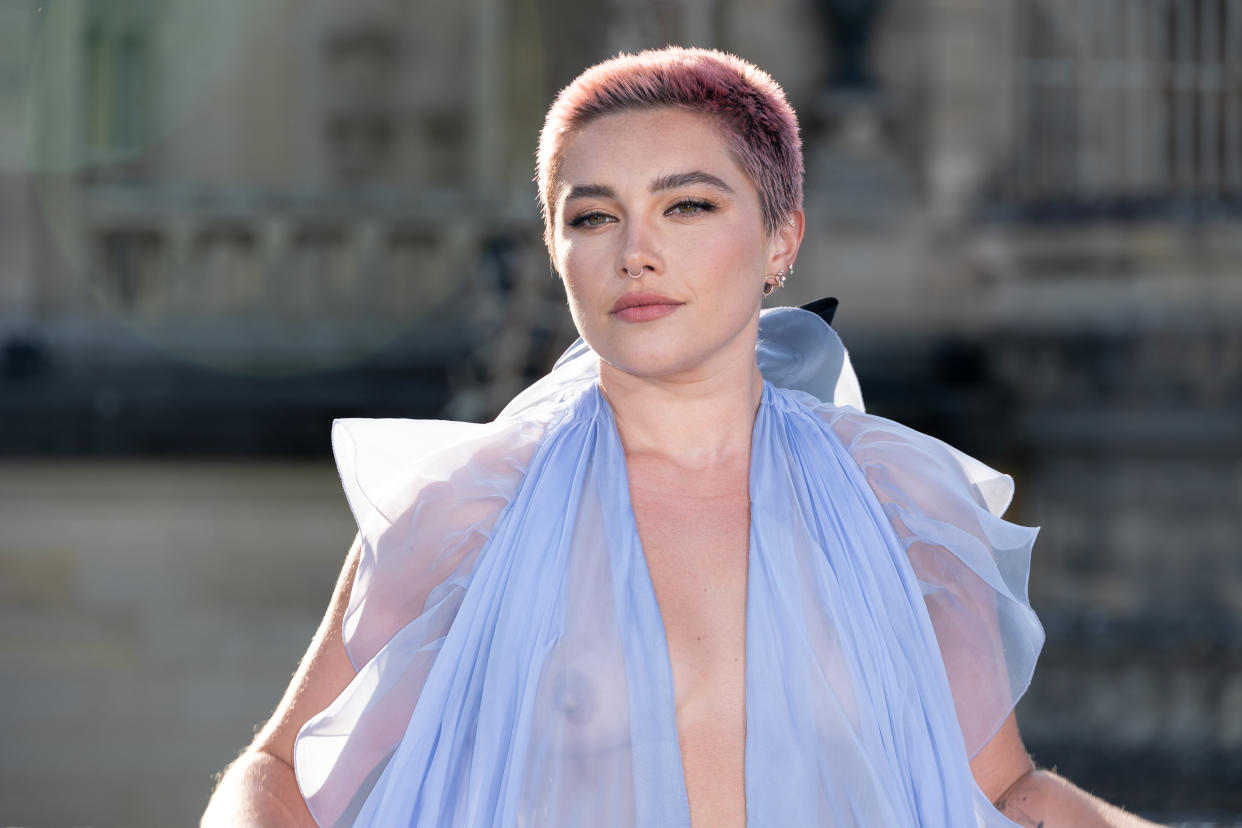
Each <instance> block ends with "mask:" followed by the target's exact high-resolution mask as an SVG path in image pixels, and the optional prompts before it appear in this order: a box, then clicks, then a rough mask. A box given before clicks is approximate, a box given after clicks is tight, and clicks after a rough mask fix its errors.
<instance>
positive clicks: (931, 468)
mask: <svg viewBox="0 0 1242 828" xmlns="http://www.w3.org/2000/svg"><path fill="white" fill-rule="evenodd" d="M817 411H818V413H819V415H820V416H821V417H822V418H823V419H824V420H825V421H826V422H827V424H828V425H829V427H830V428H831V429H832V430H833V432H835V434H836V435H837V437H838V439H839V440H840V441H841V443H842V444H843V445H844V447H845V449H846V451H847V452H848V453H849V455H850V456H851V457H852V458H853V459H854V461H855V462H856V463H857V464H858V466H859V468H860V469H861V470H862V472H863V475H864V476H865V477H866V480H867V482H868V484H869V485H870V487H871V489H872V491H873V492H874V493H875V495H876V497H877V499H878V500H879V502H880V505H881V507H882V508H883V510H884V513H885V515H886V516H887V517H888V519H889V521H890V522H891V523H892V526H893V529H894V530H895V531H896V533H897V536H898V539H899V540H900V541H901V542H902V543H903V544H904V545H905V548H906V552H907V554H908V555H909V558H910V563H911V565H912V566H913V569H914V573H915V575H916V577H917V578H918V580H919V584H920V586H921V588H922V591H923V596H924V599H925V600H926V602H927V609H928V612H929V614H930V616H931V621H932V626H933V628H934V629H935V633H936V638H937V641H938V642H939V645H940V651H941V657H942V659H943V661H944V665H945V670H946V672H947V674H948V678H949V685H950V688H951V690H952V693H953V700H954V704H955V706H956V709H957V716H958V721H959V723H960V724H961V727H962V733H963V736H964V737H965V740H966V747H967V752H968V754H969V755H970V756H972V757H973V756H974V755H975V754H976V753H977V752H978V751H979V750H980V748H982V747H983V746H984V744H986V743H987V741H988V740H989V739H991V738H992V736H994V735H995V734H996V732H997V730H998V729H999V728H1000V726H1001V724H1002V723H1003V722H1004V720H1005V718H1006V717H1007V716H1008V715H1009V713H1010V712H1011V711H1012V710H1013V707H1014V705H1015V704H1016V703H1017V701H1018V699H1019V698H1021V696H1022V694H1023V693H1024V692H1025V691H1026V688H1027V687H1028V686H1029V685H1030V681H1031V675H1032V673H1033V672H1034V669H1035V661H1036V659H1037V658H1038V656H1039V651H1040V649H1041V647H1042V646H1043V642H1044V631H1043V627H1042V626H1041V625H1040V623H1039V619H1038V618H1037V617H1036V615H1035V611H1034V610H1033V609H1031V605H1030V601H1029V599H1028V597H1027V579H1028V576H1029V573H1030V565H1031V547H1032V546H1033V544H1034V542H1035V536H1036V535H1037V534H1038V532H1039V530H1038V528H1032V527H1026V526H1019V525H1017V524H1014V523H1010V522H1008V521H1006V520H1004V519H1002V518H1001V515H1002V514H1004V512H1005V509H1006V508H1008V506H1009V503H1010V500H1011V499H1012V497H1013V489H1014V487H1013V479H1012V478H1010V477H1009V476H1008V475H1006V474H1002V473H1001V472H998V471H996V470H994V469H991V468H989V467H988V466H987V465H986V464H984V463H981V462H979V461H978V460H976V459H974V458H973V457H970V456H968V455H966V454H964V453H962V452H960V451H958V450H957V449H954V448H953V447H951V446H949V445H948V444H946V443H944V442H942V441H940V440H937V439H936V438H934V437H930V436H928V435H926V434H922V433H920V432H917V431H914V430H913V429H910V428H906V427H905V426H902V425H899V424H898V423H895V422H892V421H891V420H886V419H884V418H882V417H876V416H873V415H869V414H863V413H861V412H858V411H854V410H851V409H849V408H839V407H836V406H831V405H823V406H820V407H819V408H818V409H817Z"/></svg>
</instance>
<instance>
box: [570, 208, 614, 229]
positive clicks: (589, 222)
mask: <svg viewBox="0 0 1242 828" xmlns="http://www.w3.org/2000/svg"><path fill="white" fill-rule="evenodd" d="M610 221H612V216H610V215H608V214H607V213H601V212H600V211H599V210H591V211H589V212H586V213H583V214H582V215H580V216H575V217H574V218H572V219H570V220H569V226H570V227H602V226H603V225H605V224H607V223H608V222H610Z"/></svg>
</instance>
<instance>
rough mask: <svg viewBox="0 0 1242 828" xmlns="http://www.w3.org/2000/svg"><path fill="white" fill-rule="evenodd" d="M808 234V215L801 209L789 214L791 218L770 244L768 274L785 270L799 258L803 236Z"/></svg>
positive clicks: (778, 227)
mask: <svg viewBox="0 0 1242 828" xmlns="http://www.w3.org/2000/svg"><path fill="white" fill-rule="evenodd" d="M805 232H806V215H805V214H804V213H803V212H802V209H801V208H798V209H797V210H794V211H793V212H792V213H790V214H789V218H787V219H786V220H785V221H783V222H781V223H780V225H778V226H777V228H776V231H775V232H773V233H772V238H771V240H769V242H768V267H767V270H766V271H765V272H766V273H777V272H779V271H782V270H785V269H786V268H788V267H789V266H790V265H792V264H793V263H794V261H795V260H796V259H797V258H798V248H799V247H801V246H802V234H803V233H805Z"/></svg>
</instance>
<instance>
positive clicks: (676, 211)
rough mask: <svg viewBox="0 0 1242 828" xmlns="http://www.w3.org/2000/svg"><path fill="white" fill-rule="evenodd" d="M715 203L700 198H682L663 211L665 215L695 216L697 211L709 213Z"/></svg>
mask: <svg viewBox="0 0 1242 828" xmlns="http://www.w3.org/2000/svg"><path fill="white" fill-rule="evenodd" d="M715 209H716V205H715V204H714V203H712V202H710V201H707V200H706V199H702V198H683V199H682V200H681V201H678V202H677V203H676V204H674V205H673V206H672V207H670V208H668V210H667V211H665V214H666V215H674V216H696V215H698V214H699V213H710V212H711V211H712V210H715Z"/></svg>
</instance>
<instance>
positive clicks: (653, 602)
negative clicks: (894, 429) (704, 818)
mask: <svg viewBox="0 0 1242 828" xmlns="http://www.w3.org/2000/svg"><path fill="white" fill-rule="evenodd" d="M593 393H594V394H595V395H596V397H597V404H598V405H599V406H600V407H601V409H602V410H603V411H605V412H606V416H607V421H608V425H609V431H610V435H609V439H610V440H612V441H615V445H614V448H615V449H616V450H617V451H619V452H620V454H621V457H622V459H623V462H622V463H621V464H620V468H621V475H619V477H620V481H619V482H620V487H621V489H620V497H621V498H622V502H623V503H624V504H625V516H624V521H625V523H626V524H627V526H626V528H627V530H628V534H629V537H630V538H631V539H632V541H633V543H634V545H635V552H636V554H635V556H634V561H635V563H636V564H637V565H631V567H630V569H631V572H630V576H631V579H634V580H637V583H636V584H634V585H635V586H637V587H639V588H640V589H641V590H642V593H643V595H642V596H641V597H642V598H643V600H645V601H649V602H650V606H651V609H652V613H651V617H652V618H654V625H655V626H656V627H657V628H658V632H659V635H658V636H653V638H654V639H655V640H656V642H657V643H656V645H655V646H656V647H657V648H658V649H659V652H658V653H657V658H658V661H659V663H660V665H661V668H662V672H663V676H662V677H661V678H662V679H663V681H662V684H665V685H666V687H667V691H668V693H667V697H666V698H664V699H661V700H660V702H661V704H660V708H661V710H662V711H663V712H665V713H668V712H670V711H671V716H672V723H673V727H672V733H673V740H674V742H675V745H676V749H677V758H678V765H677V775H676V779H677V781H678V785H677V793H678V794H679V795H680V796H679V798H680V806H679V810H680V812H681V814H682V817H683V823H684V825H685V826H688V828H697V826H693V824H692V822H691V820H690V803H689V794H688V792H687V788H686V775H685V758H684V755H683V753H682V744H681V730H680V727H679V726H678V723H677V695H676V683H675V681H674V676H673V663H672V654H671V650H670V648H669V643H668V630H667V628H666V626H665V623H664V613H663V610H662V609H661V608H660V602H659V599H658V597H657V596H656V592H655V582H654V580H653V578H652V576H651V566H650V563H649V562H648V560H647V555H646V550H645V549H644V547H643V542H642V537H641V536H640V535H639V532H638V520H637V517H636V515H635V512H634V502H633V498H632V496H631V494H630V470H629V464H628V458H626V455H625V449H624V446H623V445H622V443H621V435H620V432H619V430H618V429H617V421H616V414H615V412H614V411H613V409H612V405H611V403H609V401H608V399H607V397H605V396H604V393H603V390H602V389H601V388H600V386H599V383H598V381H597V382H596V383H594V391H593ZM771 394H772V386H771V383H769V382H768V381H767V380H764V381H763V386H762V391H761V393H760V397H759V406H758V408H757V409H756V411H755V419H754V421H753V422H752V424H751V434H750V452H749V456H748V458H747V467H746V475H747V487H746V488H747V507H746V508H747V510H748V515H747V528H746V537H747V553H746V602H745V608H744V609H743V615H744V619H743V626H744V631H743V642H742V659H743V675H742V692H743V699H744V702H743V704H744V708H743V738H742V802H743V809H744V812H745V814H746V823H747V824H749V822H750V802H751V796H750V792H749V787H750V785H749V779H750V775H749V774H748V773H747V764H748V763H747V758H748V757H749V755H750V747H751V740H750V735H751V728H750V723H749V704H747V702H748V701H749V699H750V696H751V693H750V688H751V675H750V672H751V671H750V663H751V662H750V659H749V658H748V657H747V656H748V654H749V652H750V640H751V612H750V609H751V600H750V598H751V593H752V580H753V578H752V573H753V572H754V571H755V565H756V560H755V557H756V543H755V531H754V523H755V514H754V502H755V496H754V492H753V491H752V486H753V469H754V461H755V442H756V434H757V433H758V428H757V426H758V423H759V420H760V418H761V417H762V416H763V415H764V413H765V410H766V409H767V408H769V407H770V405H771ZM614 567H615V563H614ZM631 583H633V580H632V581H631ZM620 609H624V608H620ZM632 726H633V724H631V727H632Z"/></svg>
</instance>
